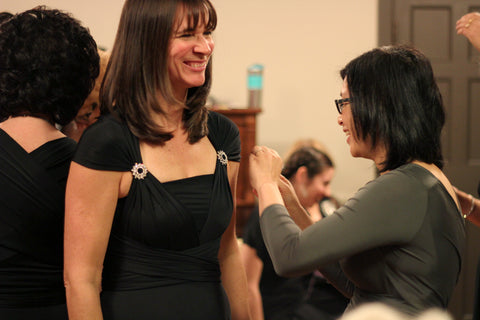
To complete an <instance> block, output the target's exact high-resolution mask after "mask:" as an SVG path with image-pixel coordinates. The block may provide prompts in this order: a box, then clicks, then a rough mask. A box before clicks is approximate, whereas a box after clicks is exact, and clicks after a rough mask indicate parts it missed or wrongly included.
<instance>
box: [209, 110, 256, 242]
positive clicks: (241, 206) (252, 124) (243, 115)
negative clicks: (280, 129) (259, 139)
mask: <svg viewBox="0 0 480 320" xmlns="http://www.w3.org/2000/svg"><path fill="white" fill-rule="evenodd" d="M212 110H214V111H216V112H219V113H221V114H223V115H225V116H227V117H228V118H229V119H231V120H232V121H233V122H234V123H235V124H236V125H237V126H238V129H239V130H240V143H241V147H242V151H241V160H240V171H239V173H238V183H237V235H238V236H239V237H241V236H242V231H243V226H244V225H245V223H246V222H247V219H248V216H249V215H250V212H251V211H252V209H253V207H254V206H255V204H256V198H255V195H254V194H253V192H252V188H251V186H250V181H249V178H248V156H249V154H250V152H251V151H252V149H253V147H254V146H255V144H256V121H257V120H256V117H257V114H259V113H260V112H261V110H260V109H215V108H214V109H212Z"/></svg>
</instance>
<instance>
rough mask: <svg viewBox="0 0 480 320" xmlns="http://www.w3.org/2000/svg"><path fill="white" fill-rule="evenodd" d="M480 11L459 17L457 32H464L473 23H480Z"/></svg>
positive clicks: (456, 26)
mask: <svg viewBox="0 0 480 320" xmlns="http://www.w3.org/2000/svg"><path fill="white" fill-rule="evenodd" d="M479 18H480V13H478V12H470V13H467V14H466V15H464V16H462V17H461V18H460V19H458V21H457V23H456V25H455V29H456V30H457V34H464V33H465V32H467V31H468V29H469V28H471V26H472V24H477V23H479Z"/></svg>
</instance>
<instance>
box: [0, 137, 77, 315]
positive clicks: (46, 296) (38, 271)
mask: <svg viewBox="0 0 480 320" xmlns="http://www.w3.org/2000/svg"><path fill="white" fill-rule="evenodd" d="M75 147H76V142H75V141H73V140H72V139H69V138H60V139H56V140H52V141H49V142H47V143H45V144H44V145H42V146H40V147H39V148H37V149H36V150H34V151H32V152H30V153H27V152H26V151H25V150H24V149H23V148H22V147H21V146H20V145H19V144H17V142H16V141H15V140H13V139H12V138H11V137H10V136H9V135H8V134H7V133H6V132H4V131H3V130H1V129H0V319H9V320H23V319H40V320H44V319H45V320H65V319H67V308H66V305H65V288H64V286H63V217H64V203H65V184H66V181H67V175H68V169H69V167H70V161H71V159H72V157H73V154H74V152H75Z"/></svg>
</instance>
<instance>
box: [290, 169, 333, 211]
mask: <svg viewBox="0 0 480 320" xmlns="http://www.w3.org/2000/svg"><path fill="white" fill-rule="evenodd" d="M334 173H335V169H333V168H332V167H329V168H326V169H325V170H323V171H322V172H321V173H319V174H316V175H315V176H313V177H312V178H307V179H306V180H305V183H304V185H303V187H302V189H303V191H301V192H297V194H298V196H299V200H300V202H301V204H302V205H303V206H304V207H305V208H309V207H311V206H313V205H314V204H315V203H317V202H319V201H320V200H322V199H323V198H325V197H330V196H331V195H332V192H331V190H330V182H331V181H332V179H333V175H334Z"/></svg>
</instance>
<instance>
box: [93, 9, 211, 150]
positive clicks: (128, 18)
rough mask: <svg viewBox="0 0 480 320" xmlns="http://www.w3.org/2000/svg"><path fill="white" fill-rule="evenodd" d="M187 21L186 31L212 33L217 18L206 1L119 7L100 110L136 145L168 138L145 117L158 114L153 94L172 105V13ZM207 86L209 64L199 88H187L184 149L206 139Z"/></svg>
mask: <svg viewBox="0 0 480 320" xmlns="http://www.w3.org/2000/svg"><path fill="white" fill-rule="evenodd" d="M179 9H181V10H182V12H184V14H186V15H187V18H188V21H189V23H190V25H189V28H191V29H193V30H194V29H196V27H197V25H198V24H199V23H200V22H201V21H205V23H206V30H208V31H213V30H214V29H215V28H216V25H217V15H216V12H215V9H214V7H213V5H212V4H211V3H210V2H209V0H127V1H126V2H125V4H124V6H123V10H122V14H121V18H120V23H119V26H118V31H117V36H116V39H115V44H114V46H113V49H112V53H111V56H110V61H109V65H108V67H107V71H106V74H105V78H104V82H103V85H102V89H101V93H100V95H101V104H102V105H103V106H106V107H108V108H109V109H110V111H114V109H116V110H118V112H119V114H120V115H121V116H122V117H123V118H124V119H125V121H126V122H127V124H128V126H129V128H130V130H132V132H133V134H135V135H136V136H137V137H138V138H139V139H143V140H146V141H150V142H154V143H160V144H162V143H164V142H165V141H167V140H169V139H171V138H172V134H171V133H170V132H167V131H165V130H163V129H162V128H160V127H158V126H157V125H156V124H155V123H154V121H152V119H151V117H150V115H151V112H152V111H153V112H157V113H162V108H161V106H160V104H159V102H158V100H157V94H158V93H159V92H160V94H161V95H162V96H163V98H164V99H165V100H166V101H167V102H168V103H176V102H177V103H178V101H177V100H176V99H175V97H174V95H173V92H172V88H171V84H170V79H169V76H168V67H167V62H168V51H169V44H170V40H171V38H172V34H173V32H175V28H176V26H177V25H176V24H177V23H178V22H177V21H176V18H177V11H178V10H179ZM211 81H212V62H211V59H210V61H209V63H208V65H207V69H206V71H205V82H204V84H203V85H202V86H200V87H195V88H190V89H189V90H188V94H187V100H186V109H185V110H184V116H183V119H184V121H185V127H186V129H187V132H188V140H189V142H190V143H194V142H196V141H198V140H199V139H200V138H202V137H204V136H205V135H206V134H207V124H206V121H207V114H208V111H207V109H206V107H205V103H206V100H207V97H208V94H209V92H210V86H211Z"/></svg>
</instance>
